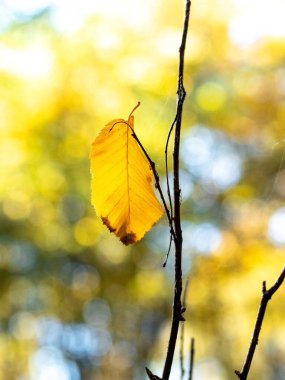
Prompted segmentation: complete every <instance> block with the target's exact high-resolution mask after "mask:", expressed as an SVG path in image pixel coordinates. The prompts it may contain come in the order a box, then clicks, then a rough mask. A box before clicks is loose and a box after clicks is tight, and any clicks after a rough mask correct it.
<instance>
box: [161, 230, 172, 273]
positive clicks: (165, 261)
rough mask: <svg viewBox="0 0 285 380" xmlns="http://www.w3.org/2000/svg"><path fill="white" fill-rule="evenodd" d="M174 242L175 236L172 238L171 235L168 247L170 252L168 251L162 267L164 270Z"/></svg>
mask: <svg viewBox="0 0 285 380" xmlns="http://www.w3.org/2000/svg"><path fill="white" fill-rule="evenodd" d="M172 240H173V236H172V233H170V239H169V246H168V250H167V254H166V257H165V260H164V262H163V265H162V266H163V268H165V267H166V264H167V260H168V257H169V253H170V250H171V245H172Z"/></svg>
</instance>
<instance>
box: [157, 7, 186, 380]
mask: <svg viewBox="0 0 285 380" xmlns="http://www.w3.org/2000/svg"><path fill="white" fill-rule="evenodd" d="M190 7H191V1H190V0H186V5H185V15H184V25H183V32H182V40H181V45H180V49H179V68H178V85H177V106H176V115H175V118H174V122H173V126H174V125H175V135H174V148H173V200H174V202H173V204H174V207H173V221H174V230H175V238H174V243H175V286H174V295H173V306H172V322H171V330H170V336H169V341H168V348H167V354H166V358H165V363H164V368H163V375H162V378H163V380H168V379H169V376H170V372H171V368H172V363H173V356H174V351H175V346H176V341H177V334H178V330H179V324H180V322H181V321H183V320H184V318H183V316H182V313H183V309H182V304H181V294H182V241H183V237H182V229H181V216H180V195H181V190H180V182H179V153H180V135H181V122H182V112H183V104H184V100H185V96H186V91H185V89H184V84H183V76H184V56H185V48H186V40H187V32H188V25H189V16H190ZM173 126H171V128H174V127H173ZM170 133H171V132H170ZM169 135H170V134H169Z"/></svg>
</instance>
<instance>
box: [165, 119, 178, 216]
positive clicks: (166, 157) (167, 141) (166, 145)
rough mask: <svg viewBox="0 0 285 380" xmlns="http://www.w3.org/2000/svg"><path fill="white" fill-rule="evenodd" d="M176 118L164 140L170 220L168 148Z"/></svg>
mask: <svg viewBox="0 0 285 380" xmlns="http://www.w3.org/2000/svg"><path fill="white" fill-rule="evenodd" d="M176 118H177V115H175V118H174V120H173V122H172V124H171V126H170V128H169V131H168V135H167V139H166V144H165V150H164V158H165V172H166V184H167V195H168V200H169V208H170V215H171V219H172V218H173V206H172V197H171V193H170V183H169V167H168V148H169V141H170V137H171V134H172V132H173V128H174V125H175V123H176Z"/></svg>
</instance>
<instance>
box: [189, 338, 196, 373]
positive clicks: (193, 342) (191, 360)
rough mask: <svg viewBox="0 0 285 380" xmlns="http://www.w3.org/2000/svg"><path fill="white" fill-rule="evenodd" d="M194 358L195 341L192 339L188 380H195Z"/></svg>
mask: <svg viewBox="0 0 285 380" xmlns="http://www.w3.org/2000/svg"><path fill="white" fill-rule="evenodd" d="M194 356H195V339H194V338H191V346H190V358H189V377H188V380H193V369H194Z"/></svg>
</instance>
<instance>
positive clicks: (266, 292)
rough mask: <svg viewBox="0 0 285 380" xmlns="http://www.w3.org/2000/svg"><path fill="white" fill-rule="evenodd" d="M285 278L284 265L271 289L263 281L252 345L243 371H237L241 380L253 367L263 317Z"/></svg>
mask: <svg viewBox="0 0 285 380" xmlns="http://www.w3.org/2000/svg"><path fill="white" fill-rule="evenodd" d="M284 278H285V266H284V267H283V270H282V272H281V273H280V275H279V277H278V278H277V280H276V282H275V284H274V285H273V286H272V287H271V288H270V289H266V282H265V281H263V284H262V297H261V300H260V304H259V309H258V313H257V318H256V321H255V326H254V329H253V333H252V337H251V341H250V345H249V348H248V352H247V355H246V358H245V361H244V364H243V368H242V370H241V371H237V370H236V371H235V374H236V375H237V377H238V378H239V379H240V380H246V379H247V376H248V373H249V370H250V367H251V363H252V359H253V355H254V352H255V349H256V346H257V345H258V339H259V334H260V331H261V327H262V323H263V319H264V316H265V312H266V307H267V304H268V302H269V301H270V299H271V297H272V296H273V294H274V293H276V292H277V290H278V289H279V288H280V286H281V285H282V283H283V281H284Z"/></svg>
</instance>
